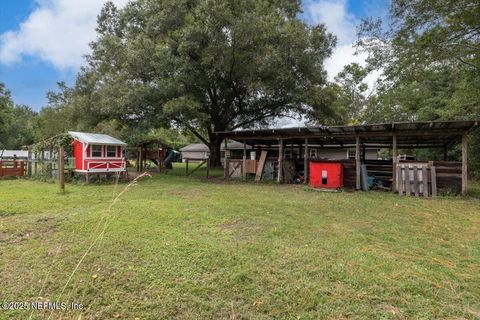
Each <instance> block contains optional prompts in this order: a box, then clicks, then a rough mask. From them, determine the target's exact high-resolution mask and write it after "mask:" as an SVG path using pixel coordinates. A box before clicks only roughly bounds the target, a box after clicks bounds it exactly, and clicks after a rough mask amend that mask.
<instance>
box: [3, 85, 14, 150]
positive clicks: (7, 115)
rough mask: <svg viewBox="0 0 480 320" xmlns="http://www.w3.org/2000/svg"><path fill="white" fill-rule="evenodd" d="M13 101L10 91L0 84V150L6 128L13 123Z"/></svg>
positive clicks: (5, 136) (5, 134) (4, 139)
mask: <svg viewBox="0 0 480 320" xmlns="http://www.w3.org/2000/svg"><path fill="white" fill-rule="evenodd" d="M13 109H14V105H13V101H12V96H11V94H10V91H8V90H7V89H6V88H5V85H4V84H3V83H1V82H0V149H1V148H4V147H5V146H4V145H5V142H6V140H7V133H8V128H9V126H10V125H11V122H12V121H13Z"/></svg>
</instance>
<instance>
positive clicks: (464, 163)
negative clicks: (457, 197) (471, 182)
mask: <svg viewBox="0 0 480 320" xmlns="http://www.w3.org/2000/svg"><path fill="white" fill-rule="evenodd" d="M467 162H468V142H467V135H466V134H464V135H463V136H462V195H466V194H467V181H468V167H467Z"/></svg>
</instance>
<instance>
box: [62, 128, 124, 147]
mask: <svg viewBox="0 0 480 320" xmlns="http://www.w3.org/2000/svg"><path fill="white" fill-rule="evenodd" d="M68 134H69V135H70V136H72V137H73V138H74V139H76V140H78V141H81V142H84V143H88V144H103V145H114V146H126V145H127V144H126V143H125V142H123V141H121V140H118V139H116V138H114V137H111V136H109V135H108V134H102V133H87V132H75V131H69V132H68Z"/></svg>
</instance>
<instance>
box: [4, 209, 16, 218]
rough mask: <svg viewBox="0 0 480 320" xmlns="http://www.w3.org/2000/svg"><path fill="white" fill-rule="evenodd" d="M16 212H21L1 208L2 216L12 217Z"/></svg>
mask: <svg viewBox="0 0 480 320" xmlns="http://www.w3.org/2000/svg"><path fill="white" fill-rule="evenodd" d="M16 214H19V212H14V211H6V210H0V217H11V216H14V215H16Z"/></svg>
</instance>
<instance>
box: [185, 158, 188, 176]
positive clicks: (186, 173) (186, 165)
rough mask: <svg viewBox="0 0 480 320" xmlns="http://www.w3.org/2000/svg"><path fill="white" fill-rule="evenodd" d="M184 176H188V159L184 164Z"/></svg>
mask: <svg viewBox="0 0 480 320" xmlns="http://www.w3.org/2000/svg"><path fill="white" fill-rule="evenodd" d="M185 175H186V176H188V159H186V162H185Z"/></svg>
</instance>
